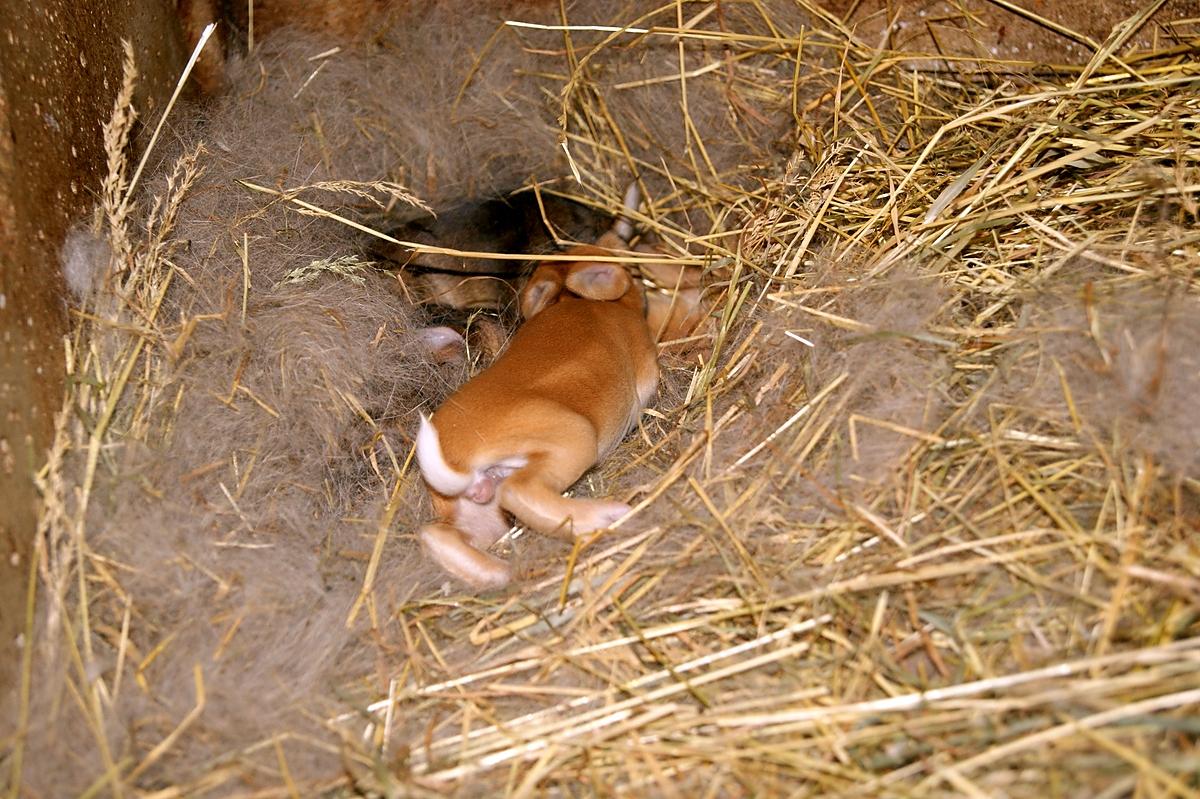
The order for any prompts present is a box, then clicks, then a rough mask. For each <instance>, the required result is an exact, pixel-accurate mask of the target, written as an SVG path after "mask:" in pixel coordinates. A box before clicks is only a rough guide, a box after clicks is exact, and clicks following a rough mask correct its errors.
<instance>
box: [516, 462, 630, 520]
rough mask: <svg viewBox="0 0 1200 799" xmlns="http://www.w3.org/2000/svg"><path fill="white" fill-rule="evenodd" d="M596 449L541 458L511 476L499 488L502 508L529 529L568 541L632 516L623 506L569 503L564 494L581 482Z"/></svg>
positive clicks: (586, 501) (585, 501)
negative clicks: (563, 490)
mask: <svg viewBox="0 0 1200 799" xmlns="http://www.w3.org/2000/svg"><path fill="white" fill-rule="evenodd" d="M595 451H596V449H595V447H594V446H592V447H591V448H590V449H587V448H584V451H583V452H582V453H579V454H575V453H556V454H554V455H551V454H541V455H537V456H534V457H533V458H530V460H529V463H528V464H527V465H526V466H525V467H524V468H522V469H520V470H519V471H517V472H515V473H513V474H512V475H510V476H509V478H508V479H507V480H505V481H504V483H503V484H502V485H501V487H500V505H501V506H502V507H503V508H504V509H505V510H507V511H508V512H509V513H511V514H512V515H513V516H516V517H517V519H519V520H520V521H521V522H522V523H524V524H525V525H527V526H528V527H529V528H530V529H532V530H534V531H536V532H538V533H541V534H542V535H550V536H555V537H557V538H565V539H567V540H568V541H569V540H572V539H573V538H574V537H576V536H580V535H584V534H586V533H590V532H592V531H593V530H600V529H603V528H605V527H608V526H609V525H611V524H612V523H613V522H615V521H616V520H617V519H619V518H621V517H622V516H624V515H625V514H626V513H628V512H629V506H628V505H626V504H625V503H623V502H613V501H611V500H603V499H567V498H566V497H564V496H562V494H561V491H562V489H565V488H567V487H569V486H570V485H571V484H572V483H574V482H575V481H576V480H578V479H579V477H580V475H582V474H583V473H584V472H585V471H587V469H588V468H589V467H591V466H592V463H593V462H594V455H593V454H592V453H595Z"/></svg>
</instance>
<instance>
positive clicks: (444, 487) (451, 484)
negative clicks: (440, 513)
mask: <svg viewBox="0 0 1200 799" xmlns="http://www.w3.org/2000/svg"><path fill="white" fill-rule="evenodd" d="M417 464H418V465H419V466H420V467H421V474H422V475H423V476H424V477H425V482H427V483H429V485H431V486H432V487H433V490H434V491H437V492H438V493H439V494H445V495H446V496H448V497H457V496H458V495H459V494H461V493H463V492H464V491H466V490H467V489H468V488H470V487H471V483H472V482H473V478H472V476H471V475H470V474H463V473H462V472H458V471H455V470H454V468H453V467H452V466H450V464H448V463H446V459H445V457H444V456H443V455H442V442H441V439H439V438H438V432H437V428H435V427H434V426H433V422H431V421H430V420H429V417H428V416H426V415H425V414H421V429H420V430H419V431H418V432H417Z"/></svg>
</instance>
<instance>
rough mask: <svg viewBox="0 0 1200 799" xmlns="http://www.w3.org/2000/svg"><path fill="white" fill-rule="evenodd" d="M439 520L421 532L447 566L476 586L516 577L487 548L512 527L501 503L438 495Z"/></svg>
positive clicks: (440, 562)
mask: <svg viewBox="0 0 1200 799" xmlns="http://www.w3.org/2000/svg"><path fill="white" fill-rule="evenodd" d="M433 504H434V509H435V510H436V511H437V514H438V518H439V521H438V522H435V523H434V524H427V525H425V526H424V527H422V528H421V529H420V530H419V531H418V532H417V536H418V538H420V540H421V544H422V545H423V546H424V547H425V551H426V552H428V553H429V556H430V557H431V558H433V559H434V560H435V561H437V563H438V565H440V566H441V567H442V568H443V569H445V570H446V571H447V572H449V573H450V574H452V575H454V576H455V577H457V578H458V579H460V580H462V581H463V582H465V583H467V584H468V585H471V586H473V587H475V588H502V587H504V586H506V585H508V583H509V582H510V581H511V580H512V567H511V566H509V565H508V564H507V563H505V562H504V561H503V560H501V559H500V558H497V557H496V556H495V555H492V554H489V553H488V552H486V551H485V550H487V548H488V547H490V546H491V545H492V544H494V543H496V541H497V540H499V538H500V536H502V535H504V533H505V532H507V531H508V528H509V524H508V520H507V519H505V518H504V512H503V511H502V510H501V509H500V505H499V503H497V502H496V501H494V500H493V501H492V502H489V503H487V504H486V505H479V504H476V503H474V502H471V501H470V500H467V499H463V498H461V497H460V498H456V499H451V498H449V497H442V496H439V495H436V494H435V495H434V501H433Z"/></svg>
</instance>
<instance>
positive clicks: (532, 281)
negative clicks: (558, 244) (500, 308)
mask: <svg viewBox="0 0 1200 799" xmlns="http://www.w3.org/2000/svg"><path fill="white" fill-rule="evenodd" d="M562 287H563V279H562V274H561V273H560V272H559V270H557V269H555V268H553V267H547V266H539V267H538V268H537V269H535V270H534V272H533V274H532V275H530V277H529V282H528V283H526V284H525V288H523V289H521V316H522V318H524V319H531V318H533V316H534V315H535V314H537V313H538V312H539V311H542V310H544V309H545V308H546V306H548V305H549V304H550V303H552V302H554V300H555V298H556V297H558V295H559V294H561V293H562Z"/></svg>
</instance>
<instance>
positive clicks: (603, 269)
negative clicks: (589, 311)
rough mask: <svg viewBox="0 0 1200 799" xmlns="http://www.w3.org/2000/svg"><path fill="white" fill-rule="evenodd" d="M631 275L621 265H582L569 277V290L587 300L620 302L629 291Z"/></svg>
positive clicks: (601, 262)
mask: <svg viewBox="0 0 1200 799" xmlns="http://www.w3.org/2000/svg"><path fill="white" fill-rule="evenodd" d="M631 283H632V281H631V280H630V277H629V273H628V272H626V271H625V267H623V266H621V265H620V264H613V263H608V262H606V261H597V262H595V263H588V264H580V265H579V266H576V267H575V268H573V269H572V270H571V272H570V273H569V274H568V275H567V288H569V289H570V290H571V291H573V292H575V293H576V294H578V295H579V296H580V297H583V298H584V299H587V300H601V301H607V300H619V299H621V297H623V296H624V295H625V292H627V291H629V286H630V285H631Z"/></svg>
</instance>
